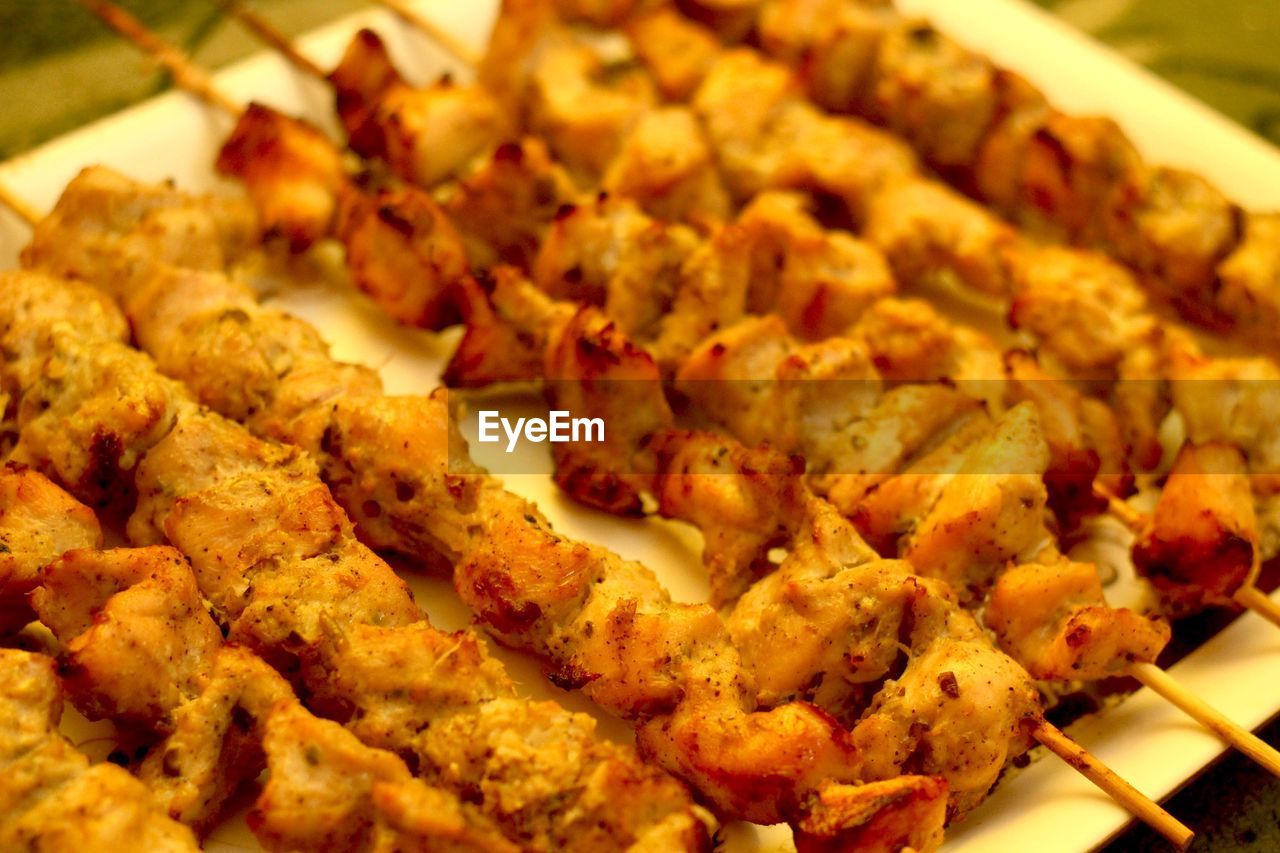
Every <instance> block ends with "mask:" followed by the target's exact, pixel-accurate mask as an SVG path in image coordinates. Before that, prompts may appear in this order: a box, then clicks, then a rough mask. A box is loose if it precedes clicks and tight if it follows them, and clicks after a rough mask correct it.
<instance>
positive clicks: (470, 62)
mask: <svg viewBox="0 0 1280 853" xmlns="http://www.w3.org/2000/svg"><path fill="white" fill-rule="evenodd" d="M375 2H376V3H378V5H380V6H386V7H387V8H388V9H390V10H391V11H392V12H395V13H396V14H397V15H399V16H400V17H401V18H403V19H404V20H406V21H408V22H409V23H410V24H412V25H413V26H414V27H416V28H418V29H419V30H421V31H422V32H423V34H425V35H426V36H427V37H428V38H430V39H431V40H432V41H434V42H436V43H437V44H439V45H440V46H441V47H442V48H444V49H445V50H446V51H447V52H448V53H449V54H450V55H451V56H452V57H453V58H454V59H457V60H458V61H459V62H461V63H462V64H463V65H466V66H467V67H468V68H475V67H477V66H478V65H479V64H480V60H481V59H482V58H483V57H482V56H481V54H480V52H479V51H477V50H473V49H472V48H470V47H468V46H467V45H465V44H463V43H462V41H461V40H460V39H459V38H458V37H457V36H455V35H454V34H453V33H451V32H449V31H448V30H446V29H445V28H444V27H442V26H440V25H439V24H437V23H436V22H435V21H433V20H431V19H430V18H428V17H427V16H426V15H423V14H422V13H421V12H419V11H418V10H417V9H414V8H413V7H412V6H410V5H409V4H408V3H406V2H405V0H375Z"/></svg>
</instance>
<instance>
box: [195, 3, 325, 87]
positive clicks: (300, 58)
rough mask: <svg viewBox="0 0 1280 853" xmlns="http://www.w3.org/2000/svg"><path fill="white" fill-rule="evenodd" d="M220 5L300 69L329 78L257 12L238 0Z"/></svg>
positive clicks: (316, 75) (315, 75)
mask: <svg viewBox="0 0 1280 853" xmlns="http://www.w3.org/2000/svg"><path fill="white" fill-rule="evenodd" d="M218 5H219V6H221V7H222V9H223V11H225V12H226V13H227V14H228V15H231V16H232V17H234V18H235V19H236V20H238V21H240V23H242V24H244V25H245V26H246V27H248V28H249V29H250V30H252V31H253V33H254V34H255V35H257V36H258V38H260V39H262V40H263V41H265V42H266V43H267V44H269V45H271V47H273V48H275V49H276V50H277V51H279V52H280V54H281V55H282V56H284V58H285V59H287V60H289V62H290V64H292V65H293V66H294V67H296V68H297V69H298V70H300V71H302V72H304V73H306V74H309V75H311V76H312V77H317V78H319V79H320V80H325V79H327V78H328V75H327V74H325V73H324V70H323V69H322V68H321V67H320V66H319V65H316V64H315V63H314V62H312V61H311V60H310V59H309V58H308V57H307V56H306V55H304V54H303V53H302V52H301V51H299V50H298V49H297V48H296V47H294V45H293V42H292V41H290V40H289V38H288V36H286V35H285V34H284V33H282V32H280V31H279V30H277V29H276V28H275V27H273V26H271V25H270V24H268V23H267V22H266V21H265V20H263V19H262V18H261V17H259V16H258V14H257V13H256V12H254V11H253V10H251V9H249V8H247V7H245V6H244V5H242V4H241V3H239V2H238V0H220V2H219V4H218Z"/></svg>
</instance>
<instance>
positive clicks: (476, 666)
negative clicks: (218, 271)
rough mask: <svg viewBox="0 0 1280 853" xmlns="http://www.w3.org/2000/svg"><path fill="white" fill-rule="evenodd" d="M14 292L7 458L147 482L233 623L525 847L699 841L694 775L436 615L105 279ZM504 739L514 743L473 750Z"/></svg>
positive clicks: (110, 489)
mask: <svg viewBox="0 0 1280 853" xmlns="http://www.w3.org/2000/svg"><path fill="white" fill-rule="evenodd" d="M152 201H154V199H152ZM139 203H140V204H142V205H143V207H144V208H145V207H146V205H147V201H146V200H140V201H139ZM114 210H116V212H119V211H118V208H115V209H114ZM153 212H156V213H157V215H158V219H159V220H167V221H168V222H169V223H170V224H174V223H175V220H176V219H180V218H181V212H180V211H175V210H174V209H173V208H172V207H170V208H169V209H167V210H159V211H155V210H154V208H153ZM235 213H236V210H235V206H234V205H231V206H230V209H228V207H227V206H223V207H221V208H219V206H218V205H216V204H210V205H208V206H206V207H205V208H204V210H203V215H205V216H209V217H213V218H217V217H221V222H222V225H223V226H225V230H224V231H221V232H218V231H217V230H216V229H208V230H205V231H203V232H200V231H198V230H197V231H195V232H193V231H191V230H190V229H189V228H188V227H185V226H197V227H198V226H199V224H200V222H199V220H198V219H193V218H188V219H186V221H185V226H184V225H177V226H176V227H177V230H178V232H179V233H183V234H186V235H187V236H188V237H190V236H191V235H192V234H193V233H203V234H208V235H211V240H210V242H209V243H205V244H202V245H203V246H204V247H205V250H206V251H207V252H209V253H210V254H212V255H217V256H220V255H221V253H222V252H223V251H226V250H228V249H229V248H230V246H231V245H232V244H235V243H236V242H237V241H238V240H239V239H240V238H242V237H244V236H246V235H245V234H244V233H243V232H241V231H240V230H239V227H238V224H237V222H238V221H239V220H238V219H237V217H236V215H235ZM152 221H153V223H155V222H156V221H158V220H157V219H153V220H152ZM219 235H220V236H221V238H222V240H219V239H218V237H219ZM147 248H148V250H149V249H152V248H154V246H148V247H147ZM189 250H190V245H188V247H187V250H186V251H184V255H185V256H186V257H188V258H194V257H195V256H194V254H192V253H191V252H190V251H189ZM126 254H127V250H126ZM3 293H4V299H3V302H2V303H0V304H2V305H3V308H4V313H5V323H4V329H5V334H6V337H5V353H6V363H5V365H4V379H5V387H6V388H7V389H9V392H10V393H11V394H14V395H16V397H15V399H16V401H17V402H16V411H17V417H18V423H17V426H18V431H19V439H18V443H17V445H16V447H15V449H14V452H13V458H14V459H15V460H17V461H23V462H26V463H27V464H31V465H33V466H38V467H39V468H40V469H41V470H43V471H45V472H47V473H49V474H51V475H54V476H55V477H56V479H57V480H58V481H59V482H60V483H62V484H63V485H64V486H67V487H69V488H70V489H71V490H72V491H73V492H74V493H76V495H77V497H78V498H80V499H81V500H85V501H87V502H91V503H93V504H95V505H99V506H104V507H116V506H119V507H120V508H121V509H127V507H124V506H120V504H121V503H125V504H129V503H131V501H129V500H125V501H123V502H122V501H121V500H120V499H119V498H120V497H126V498H127V497H128V496H130V495H133V494H136V495H138V496H139V497H138V505H137V507H136V508H135V509H134V512H133V514H132V516H131V519H130V523H129V532H130V537H131V539H133V540H134V541H135V542H137V543H139V544H150V543H156V542H160V541H164V540H166V539H167V540H168V541H170V542H171V543H173V544H174V545H175V546H177V547H179V548H180V549H181V550H182V552H183V553H184V554H186V555H187V556H188V557H189V558H190V559H191V560H192V565H193V567H194V568H195V570H196V572H197V577H198V579H199V583H200V592H201V593H202V595H204V596H205V597H206V598H208V599H209V601H211V602H212V603H213V605H214V608H215V611H216V612H217V613H218V615H219V617H220V619H221V620H223V622H224V624H226V625H227V630H228V636H229V639H231V640H232V641H234V642H237V643H241V644H243V645H245V646H247V647H248V648H250V649H253V650H255V651H257V652H259V653H260V654H261V655H262V656H263V657H264V658H265V659H268V660H270V661H271V662H272V663H274V664H276V665H278V666H280V667H283V668H285V669H286V670H287V671H288V672H289V673H290V674H291V675H293V676H294V677H295V678H296V679H297V680H298V682H299V683H302V684H305V686H306V688H307V691H308V695H310V696H311V697H312V700H313V701H314V702H319V703H324V704H325V706H326V707H328V708H332V709H344V708H345V709H346V713H347V715H349V716H351V726H352V728H353V730H354V731H355V732H356V733H357V735H358V736H360V737H362V738H363V739H364V740H365V741H366V742H368V743H370V745H373V746H376V747H379V748H389V749H393V750H395V751H396V752H399V753H401V754H403V755H413V756H415V757H416V760H417V761H418V762H419V767H420V768H421V769H422V770H423V772H424V773H426V774H428V775H429V778H430V779H432V781H435V782H438V783H439V784H442V785H445V786H448V787H450V788H451V789H453V790H454V791H455V792H463V791H466V792H469V793H467V796H468V797H473V796H474V792H475V791H476V790H481V789H482V786H483V790H485V791H486V793H485V795H484V796H483V797H482V798H480V799H479V801H478V806H479V807H480V808H481V809H482V811H483V813H484V814H485V815H486V816H488V817H489V818H490V819H492V820H493V821H494V822H495V823H497V824H499V825H500V826H502V827H503V830H504V832H506V833H509V834H510V835H511V836H512V837H513V838H514V839H516V840H517V841H518V843H519V844H521V845H522V846H526V845H527V846H532V847H538V848H554V849H560V848H565V847H578V846H579V845H581V846H582V848H584V849H599V847H600V845H601V844H604V843H606V842H608V843H613V844H622V845H625V844H627V843H629V842H631V841H635V842H637V843H639V842H641V841H642V839H661V842H660V843H665V844H667V845H670V846H673V847H686V846H687V847H690V848H696V847H698V846H699V844H700V843H701V842H700V839H701V838H702V837H703V832H704V829H703V827H702V823H701V820H700V819H699V818H698V816H697V812H696V811H695V809H694V807H693V806H692V803H691V802H690V800H689V798H688V794H687V792H686V791H685V790H684V788H683V786H681V785H680V784H679V783H677V782H675V781H674V780H673V779H671V778H670V777H667V776H665V775H664V774H661V773H659V772H657V771H655V770H654V769H652V768H649V767H645V766H643V765H641V763H640V762H639V760H638V758H637V756H636V755H635V754H634V752H631V751H629V750H627V749H625V748H622V747H618V746H615V745H612V744H607V743H604V742H601V741H599V740H598V739H596V738H595V735H594V732H593V723H592V721H591V720H590V719H589V718H587V717H585V716H583V715H573V714H569V713H567V712H565V711H563V710H561V709H560V708H559V707H558V706H556V705H554V704H553V703H534V702H527V701H522V700H519V699H516V698H515V697H514V695H513V694H514V688H513V685H512V684H511V682H510V680H509V679H508V678H507V676H506V675H505V673H504V672H503V671H502V669H501V667H499V666H498V665H497V664H496V663H494V662H492V661H491V660H489V659H488V658H487V656H486V655H485V654H484V652H483V645H482V643H481V642H480V641H479V640H478V638H476V637H475V636H474V635H472V634H469V633H467V632H463V633H462V634H447V633H444V632H441V631H438V630H436V629H434V628H432V627H431V626H430V625H428V624H427V623H426V622H424V621H422V619H421V613H420V611H419V610H418V608H417V607H416V606H415V605H414V604H413V602H412V599H411V597H410V596H409V594H408V591H407V589H406V587H405V586H404V584H403V582H402V581H401V580H400V579H399V578H397V577H396V576H395V575H394V573H393V572H392V571H391V569H390V568H389V567H388V566H387V565H386V564H385V563H384V562H382V561H381V560H379V559H378V558H377V557H375V556H374V555H373V554H372V552H370V551H368V549H367V548H365V547H364V546H362V545H359V544H358V543H357V542H356V540H355V538H354V535H353V531H352V529H351V526H350V522H349V521H347V519H346V517H345V516H344V515H343V514H342V512H341V510H340V509H339V508H338V507H337V505H336V504H335V503H334V502H333V499H332V497H331V496H330V493H329V491H328V490H327V488H325V487H324V486H323V484H322V483H321V482H320V480H319V478H318V476H317V474H316V471H315V468H314V466H313V465H312V464H311V463H310V462H309V461H308V460H306V459H305V457H303V456H302V455H301V454H300V453H299V452H298V451H296V450H294V449H290V448H284V447H280V446H278V445H274V444H271V443H269V442H263V441H259V440H256V439H252V438H251V437H250V436H249V435H248V434H247V433H246V432H245V431H244V429H243V428H242V427H240V426H238V425H235V424H232V423H230V422H228V421H226V420H224V419H221V418H219V417H217V416H214V415H212V414H211V413H209V412H208V411H207V410H205V409H203V408H201V407H200V406H199V405H198V404H197V403H196V402H195V401H194V400H192V399H191V397H190V396H189V395H188V394H187V393H186V391H185V389H183V388H182V387H181V386H180V385H178V384H177V383H175V382H173V381H172V380H167V379H164V378H163V377H161V376H160V375H159V374H158V373H157V372H156V370H155V367H154V365H153V364H152V363H151V362H150V361H149V360H148V359H147V358H146V357H144V356H142V355H141V354H140V353H137V352H136V351H134V350H132V349H130V348H128V347H126V346H125V345H123V344H122V343H120V340H121V339H122V338H123V337H124V335H125V334H126V331H127V326H126V323H125V320H124V318H123V317H122V316H121V315H120V314H119V312H118V311H117V309H116V308H115V307H114V305H111V304H110V303H109V302H108V301H105V298H104V297H102V296H101V295H100V294H99V293H98V291H96V290H95V289H93V288H91V287H89V286H87V285H83V284H76V283H73V282H67V281H62V280H57V279H51V278H47V277H43V276H40V275H37V274H33V273H16V274H8V275H6V276H4V288H3ZM359 376H360V372H359V371H350V372H349V373H348V379H349V380H352V381H358V378H359ZM220 534H221V535H220ZM336 626H341V628H340V629H339V628H336ZM462 652H466V654H462ZM392 661H394V664H392V663H391V662H392ZM388 666H390V667H391V670H390V671H386V669H385V668H386V667H388ZM427 673H430V675H429V676H427V675H426V674H427ZM442 673H448V677H447V678H446V677H443V675H442ZM396 696H400V697H402V698H401V699H400V705H396V704H395V702H393V701H392V700H393V699H394V698H395V697H396ZM406 702H408V703H409V704H408V706H407V707H406V706H405V703H406ZM361 709H366V710H361ZM375 712H376V713H375ZM370 714H373V715H374V716H369V715H370ZM459 729H462V730H465V731H466V733H467V734H466V736H465V737H461V736H459V735H458V730H459ZM549 739H550V740H549ZM497 742H501V743H503V744H504V749H503V750H502V751H501V752H494V751H491V752H490V753H489V754H488V755H485V754H474V753H473V752H472V750H476V749H478V750H481V752H482V753H483V752H484V751H485V750H487V749H489V746H490V745H491V744H494V743H497ZM521 744H524V745H525V747H526V748H521V747H520V745H521ZM548 744H555V746H553V747H552V748H551V749H549V750H546V751H540V750H542V749H543V748H544V747H547V746H548ZM459 750H461V752H460V751H459ZM529 777H536V778H547V779H559V780H561V783H563V784H566V785H568V786H569V787H570V789H571V790H572V791H574V792H575V793H574V794H571V795H570V796H569V797H568V798H566V797H565V793H564V792H563V791H561V790H560V788H559V784H560V783H557V784H556V785H552V786H550V787H549V788H547V789H545V790H542V791H541V792H531V791H526V792H525V793H524V794H519V793H516V792H511V791H508V790H507V786H508V785H512V784H514V785H523V783H522V782H521V781H520V780H523V779H525V778H529ZM504 779H505V780H510V781H507V782H504V781H502V780H504ZM641 790H643V791H644V794H643V796H642V797H640V801H637V800H629V796H631V795H634V794H635V793H636V792H637V791H641ZM624 792H630V794H628V793H624ZM580 797H585V798H587V801H585V802H580V800H579V798H580ZM517 803H518V805H516V806H515V811H511V809H512V806H513V804H517ZM580 808H585V809H586V811H579V809H580ZM585 815H590V817H589V818H586V820H587V821H588V823H586V824H584V823H581V822H580V818H582V817H583V816H585Z"/></svg>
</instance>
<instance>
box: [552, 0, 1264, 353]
mask: <svg viewBox="0 0 1280 853" xmlns="http://www.w3.org/2000/svg"><path fill="white" fill-rule="evenodd" d="M556 5H557V6H559V7H560V9H561V11H562V13H564V14H566V15H568V16H570V17H575V18H577V19H579V20H590V21H592V22H594V23H595V24H598V25H599V24H604V25H623V26H627V27H628V28H630V29H632V30H633V31H651V32H653V33H655V34H657V33H663V34H665V36H664V37H665V38H666V39H668V40H669V41H672V42H674V41H675V39H673V37H672V36H673V34H674V33H677V32H679V31H681V30H682V27H681V26H680V24H679V22H678V16H679V15H680V14H681V13H683V14H686V15H688V14H692V16H693V17H694V18H697V19H698V20H699V21H701V23H702V24H704V25H707V26H710V27H713V28H718V32H717V38H719V39H723V40H724V41H726V42H728V43H734V42H737V41H739V38H740V36H741V34H742V30H743V28H744V27H745V29H747V30H752V31H753V39H752V41H753V43H754V44H756V45H759V46H760V48H762V49H763V50H764V51H766V52H768V53H769V54H770V55H771V56H773V57H774V58H776V59H777V60H779V61H782V62H785V63H788V64H790V65H791V66H793V67H794V68H796V70H797V73H798V76H799V79H800V80H801V81H802V83H803V85H804V86H805V88H806V91H807V93H808V94H809V96H810V97H811V98H813V99H814V100H815V101H816V102H817V103H818V104H820V105H821V106H823V107H824V108H827V109H831V110H834V111H837V112H842V113H850V114H856V115H860V116H862V117H864V118H866V119H868V120H870V121H872V122H875V123H876V124H878V125H880V126H883V127H886V128H888V129H890V130H892V131H894V132H895V133H898V134H901V135H902V136H903V137H904V138H905V139H906V140H907V141H908V142H910V143H911V145H912V146H913V147H914V149H915V150H916V152H917V153H918V154H919V156H920V157H921V158H923V159H924V160H925V161H926V162H927V163H929V165H930V166H932V167H933V168H934V169H935V170H936V171H937V172H938V173H939V174H941V175H943V176H944V177H945V178H947V179H948V180H949V181H950V182H951V183H952V184H953V185H955V186H956V187H958V188H960V189H961V190H963V191H964V192H966V193H969V194H970V195H972V196H974V197H975V198H977V199H979V200H981V201H983V202H985V203H987V204H989V205H991V206H992V207H994V208H995V209H997V210H999V211H1000V212H1001V213H1003V214H1005V215H1007V216H1009V217H1010V218H1011V219H1013V220H1014V221H1016V222H1019V223H1020V224H1022V225H1023V226H1024V227H1026V228H1028V229H1030V230H1032V231H1033V232H1035V233H1037V234H1039V235H1044V236H1049V237H1051V238H1054V239H1059V240H1065V241H1069V242H1071V243H1074V244H1077V245H1086V246H1093V247H1097V248H1100V249H1103V250H1105V251H1107V252H1109V253H1110V254H1112V255H1113V256H1114V257H1116V258H1118V259H1119V260H1121V261H1123V262H1124V263H1126V264H1127V265H1129V266H1130V267H1131V268H1132V269H1133V270H1134V271H1135V272H1136V273H1137V274H1138V275H1139V276H1140V277H1141V278H1142V281H1143V283H1144V286H1145V287H1146V288H1147V289H1148V290H1150V291H1151V292H1152V293H1153V294H1155V295H1156V296H1158V297H1160V298H1162V299H1164V300H1167V301H1169V302H1172V303H1173V304H1174V306H1175V307H1177V308H1178V309H1179V310H1180V311H1181V312H1182V313H1183V314H1184V316H1186V317H1188V318H1189V319H1191V320H1193V321H1194V322H1197V323H1200V324H1202V325H1205V326H1207V327H1210V328H1215V329H1219V330H1221V329H1230V330H1233V331H1234V332H1236V333H1237V334H1242V335H1244V336H1246V337H1247V338H1248V339H1249V340H1250V341H1251V342H1252V343H1254V344H1255V345H1258V346H1261V347H1263V348H1273V347H1274V346H1275V342H1274V339H1272V338H1271V336H1270V335H1268V334H1267V330H1268V329H1269V328H1272V327H1274V325H1275V324H1276V322H1277V319H1278V318H1280V292H1278V291H1277V290H1276V288H1275V286H1274V282H1275V281H1276V280H1277V273H1278V272H1280V254H1278V253H1276V252H1275V251H1273V250H1272V249H1271V248H1270V246H1271V244H1274V242H1275V239H1274V235H1275V231H1276V216H1275V214H1267V213H1250V212H1245V211H1241V210H1240V209H1239V207H1238V206H1236V205H1235V204H1233V203H1232V202H1230V201H1229V200H1228V199H1227V198H1226V197H1225V196H1224V195H1223V194H1222V193H1221V192H1220V191H1219V190H1218V189H1217V188H1215V187H1214V186H1212V185H1211V184H1210V183H1209V182H1207V181H1205V180H1204V179H1203V178H1200V177H1199V176H1197V175H1194V174H1192V173H1189V172H1186V171H1183V170H1180V169H1172V168H1167V167H1156V166H1151V165H1149V164H1146V163H1144V162H1143V161H1142V158H1141V157H1140V156H1139V155H1138V153H1137V151H1136V150H1135V149H1134V147H1133V145H1132V144H1131V143H1130V142H1129V140H1128V139H1127V138H1126V137H1125V135H1124V132H1123V131H1122V130H1121V129H1120V128H1119V126H1118V125H1116V124H1115V122H1113V121H1110V120H1109V119H1105V118H1099V117H1094V116H1071V115H1066V114H1064V113H1062V112H1060V111H1059V110H1057V109H1055V108H1053V106H1052V105H1050V104H1049V103H1048V102H1047V101H1046V99H1045V97H1044V95H1043V94H1042V93H1041V92H1039V91H1038V90H1037V89H1036V88H1035V87H1034V86H1032V85H1031V84H1030V83H1028V82H1027V81H1026V80H1024V79H1022V78H1021V77H1020V76H1019V75H1018V74H1016V73H1014V72H1011V71H1009V70H1007V69H1003V68H1000V67H998V66H996V65H994V64H993V63H992V62H991V61H990V60H989V59H987V58H986V57H984V56H981V55H980V54H977V53H975V52H973V51H971V50H968V49H965V48H964V47H963V46H961V45H959V44H958V43H956V42H955V41H954V40H952V39H951V38H949V37H947V36H946V35H944V34H943V33H940V32H939V31H938V30H937V29H935V28H934V27H933V26H931V25H930V24H929V23H928V22H927V21H924V20H921V19H919V18H917V17H913V16H905V15H902V14H900V13H898V12H896V11H895V10H894V9H893V8H892V5H891V4H889V3H883V2H878V0H766V2H759V3H747V4H742V5H741V6H739V7H737V11H739V12H741V13H742V15H743V17H742V19H739V20H738V21H736V23H735V25H734V26H733V27H732V28H730V29H724V28H723V27H722V24H723V22H721V21H717V20H716V19H715V17H714V16H706V15H699V14H698V13H697V9H698V8H699V7H700V6H706V5H708V4H699V3H690V4H684V5H682V6H678V7H677V6H676V4H670V3H651V4H648V3H641V4H632V3H625V4H616V5H614V6H612V7H611V8H608V9H607V10H606V9H604V8H603V7H593V6H591V5H589V4H581V3H575V2H572V0H570V2H557V4H556ZM677 8H678V9H679V11H678V12H677V11H676V9H677ZM683 43H685V44H688V37H686V40H685V42H683ZM694 43H697V40H696V39H695V40H694ZM681 62H682V63H683V64H684V65H686V66H688V65H691V64H694V63H695V60H692V59H690V58H689V57H687V56H686V57H684V58H683V59H682V60H681Z"/></svg>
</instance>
